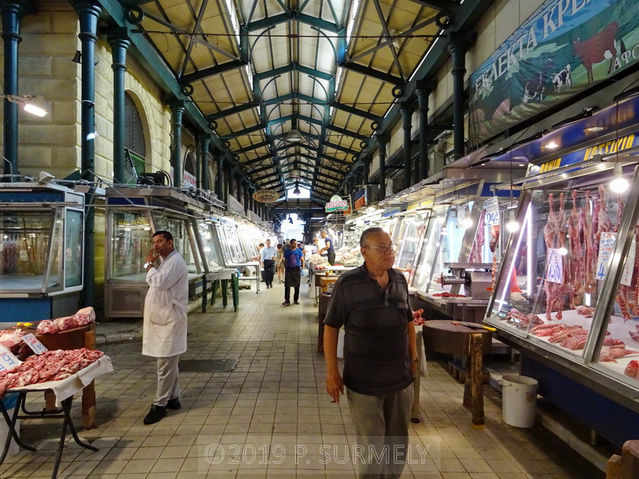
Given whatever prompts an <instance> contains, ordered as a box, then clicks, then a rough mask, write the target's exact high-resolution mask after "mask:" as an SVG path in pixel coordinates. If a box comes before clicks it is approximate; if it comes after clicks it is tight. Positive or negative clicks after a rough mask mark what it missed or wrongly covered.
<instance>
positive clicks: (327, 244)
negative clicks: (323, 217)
mask: <svg viewBox="0 0 639 479" xmlns="http://www.w3.org/2000/svg"><path fill="white" fill-rule="evenodd" d="M321 235H322V238H323V239H324V247H323V248H320V249H319V250H318V253H319V254H322V253H324V252H326V256H327V258H328V264H330V265H331V266H333V265H334V264H335V245H334V244H333V238H331V237H330V236H328V232H327V231H326V230H322V232H321Z"/></svg>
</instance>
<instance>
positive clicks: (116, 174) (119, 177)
mask: <svg viewBox="0 0 639 479" xmlns="http://www.w3.org/2000/svg"><path fill="white" fill-rule="evenodd" d="M107 39H108V42H109V45H110V46H111V56H112V58H113V64H112V65H111V69H112V70H113V182H114V183H124V182H125V181H126V180H127V179H128V178H125V172H124V164H125V163H124V161H125V151H124V149H125V146H126V145H125V144H124V129H125V124H124V123H125V122H124V100H125V96H124V74H125V73H126V52H127V49H128V48H129V45H131V41H130V40H129V39H128V36H127V31H126V28H117V27H116V28H113V29H111V30H109V33H108V35H107Z"/></svg>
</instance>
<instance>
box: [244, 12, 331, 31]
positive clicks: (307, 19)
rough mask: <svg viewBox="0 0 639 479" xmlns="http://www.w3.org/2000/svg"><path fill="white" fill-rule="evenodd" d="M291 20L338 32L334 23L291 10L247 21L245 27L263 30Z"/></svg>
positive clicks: (250, 29)
mask: <svg viewBox="0 0 639 479" xmlns="http://www.w3.org/2000/svg"><path fill="white" fill-rule="evenodd" d="M291 21H298V22H300V23H305V24H306V25H311V26H313V27H317V28H321V29H322V30H326V31H328V32H331V33H339V30H340V27H339V26H338V25H336V24H335V23H331V22H328V21H326V20H323V19H321V18H317V17H313V16H311V15H306V14H305V13H298V12H295V11H291V12H288V13H281V14H279V15H274V16H272V17H267V18H263V19H262V20H256V21H254V22H251V23H249V24H248V25H247V26H246V28H247V29H248V31H250V32H255V31H261V30H265V29H267V28H268V27H272V26H275V25H280V24H281V23H287V22H291Z"/></svg>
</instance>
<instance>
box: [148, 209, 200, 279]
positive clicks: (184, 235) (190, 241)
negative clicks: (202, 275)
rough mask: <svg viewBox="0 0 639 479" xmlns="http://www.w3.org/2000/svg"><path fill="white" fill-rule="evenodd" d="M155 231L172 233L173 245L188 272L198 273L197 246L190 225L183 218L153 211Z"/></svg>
mask: <svg viewBox="0 0 639 479" xmlns="http://www.w3.org/2000/svg"><path fill="white" fill-rule="evenodd" d="M153 222H154V223H155V231H161V230H164V231H168V232H170V233H171V234H172V235H173V246H174V247H175V249H176V250H177V251H178V253H180V255H182V258H184V261H185V262H186V266H187V267H188V272H189V273H198V272H199V271H198V267H197V254H198V252H197V248H196V247H195V241H194V237H193V233H191V231H190V229H191V226H190V224H189V222H188V221H187V220H186V219H185V218H180V217H176V216H170V215H167V214H165V213H160V212H156V211H154V212H153Z"/></svg>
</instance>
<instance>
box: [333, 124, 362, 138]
mask: <svg viewBox="0 0 639 479" xmlns="http://www.w3.org/2000/svg"><path fill="white" fill-rule="evenodd" d="M326 128H327V129H328V130H331V131H334V132H335V133H340V134H342V135H344V136H350V137H351V138H355V139H357V140H360V141H368V140H369V139H370V137H368V136H365V135H361V134H359V133H355V132H354V131H351V130H347V129H345V128H340V127H339V126H335V125H326Z"/></svg>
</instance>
